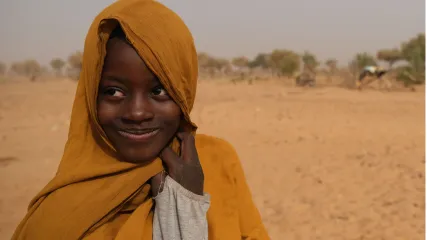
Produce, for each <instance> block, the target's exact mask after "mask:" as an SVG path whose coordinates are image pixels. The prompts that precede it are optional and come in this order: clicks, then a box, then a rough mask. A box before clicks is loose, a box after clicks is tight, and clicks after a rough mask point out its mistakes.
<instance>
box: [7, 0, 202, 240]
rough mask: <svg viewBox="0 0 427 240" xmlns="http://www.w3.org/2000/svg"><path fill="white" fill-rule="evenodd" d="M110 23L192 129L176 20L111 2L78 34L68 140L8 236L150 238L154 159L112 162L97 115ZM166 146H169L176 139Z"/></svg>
mask: <svg viewBox="0 0 427 240" xmlns="http://www.w3.org/2000/svg"><path fill="white" fill-rule="evenodd" d="M117 24H120V26H121V27H122V29H123V31H124V32H125V34H126V36H127V38H128V41H130V43H131V44H132V45H133V46H134V48H135V49H136V50H137V52H138V53H139V55H140V56H141V57H142V58H143V59H144V61H145V63H146V65H147V66H148V67H149V68H150V69H151V70H152V71H153V73H154V74H155V75H156V76H157V77H158V78H159V80H160V81H161V83H162V84H163V86H164V87H165V88H166V90H167V91H168V93H169V94H170V95H171V97H172V98H173V99H174V100H175V102H176V103H177V104H178V105H179V107H180V108H181V110H182V112H183V115H184V117H185V119H186V122H187V123H188V127H189V128H190V129H191V130H192V131H193V133H194V132H195V130H196V129H197V127H196V125H195V124H194V123H192V122H191V120H190V116H189V114H190V111H191V109H192V107H193V103H194V99H195V94H196V86H197V73H198V69H197V66H198V63H197V54H196V49H195V46H194V41H193V38H192V35H191V33H190V31H189V30H188V28H187V27H186V25H185V24H184V22H183V21H182V20H181V19H180V18H179V17H178V15H176V14H175V13H174V12H172V11H171V10H169V9H168V8H166V7H165V6H163V5H162V4H160V3H158V2H155V1H152V0H126V1H125V0H120V1H117V2H115V3H113V4H112V5H110V6H108V7H107V8H106V9H104V10H103V11H102V12H101V13H100V14H99V15H98V16H97V17H96V18H95V20H94V21H93V23H92V25H91V27H90V29H89V31H88V34H87V37H86V41H85V47H84V54H83V66H82V71H81V74H80V80H79V83H78V86H77V91H76V96H75V100H74V105H73V109H72V114H71V124H70V129H69V134H68V141H67V143H66V145H65V150H64V154H63V157H62V160H61V163H60V166H59V168H58V171H57V174H56V176H55V177H54V178H53V179H52V180H51V182H49V183H48V184H47V186H46V187H45V188H44V189H43V190H42V191H41V192H40V193H39V194H38V195H37V196H36V197H35V198H34V199H33V200H32V201H31V203H30V206H29V210H28V213H27V215H26V216H25V218H24V219H23V220H22V222H21V223H20V225H19V226H18V228H17V229H16V231H15V234H14V236H13V238H12V239H35V240H37V239H40V240H42V239H43V240H47V239H73V240H74V239H82V238H89V239H91V238H98V237H97V236H99V238H105V237H108V236H111V238H114V237H116V239H150V238H151V237H152V215H153V212H152V199H151V197H150V195H149V192H150V185H149V184H148V183H147V181H148V180H149V179H150V178H151V177H152V176H154V175H155V174H157V173H159V172H160V171H161V170H162V169H163V167H162V163H161V161H160V159H156V160H155V161H154V162H153V163H151V164H149V165H148V166H144V167H140V166H138V165H136V164H131V163H126V162H120V161H118V160H117V159H116V158H115V157H114V155H115V154H114V153H115V150H114V148H113V147H112V145H111V143H110V142H109V141H108V139H107V137H106V135H105V133H104V132H103V131H102V129H101V127H100V125H99V123H98V121H97V113H96V96H97V91H98V84H99V81H100V74H101V71H102V66H103V61H104V57H105V55H106V43H107V41H108V38H109V35H110V33H111V31H112V30H113V29H114V28H115V27H116V26H117ZM100 146H101V147H100ZM173 148H174V149H175V150H176V151H177V149H178V143H177V141H174V144H173ZM101 236H102V237H101ZM130 236H131V237H130Z"/></svg>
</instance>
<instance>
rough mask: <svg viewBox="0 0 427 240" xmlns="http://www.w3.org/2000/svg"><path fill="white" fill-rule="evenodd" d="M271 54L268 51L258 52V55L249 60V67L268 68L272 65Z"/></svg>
mask: <svg viewBox="0 0 427 240" xmlns="http://www.w3.org/2000/svg"><path fill="white" fill-rule="evenodd" d="M270 58H271V56H270V54H268V53H258V55H256V57H255V58H254V59H253V60H252V61H249V62H248V67H250V68H257V67H261V68H263V69H267V68H269V67H270Z"/></svg>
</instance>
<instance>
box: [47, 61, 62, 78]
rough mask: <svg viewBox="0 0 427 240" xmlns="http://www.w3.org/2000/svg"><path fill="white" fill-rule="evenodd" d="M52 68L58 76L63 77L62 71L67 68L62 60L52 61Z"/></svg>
mask: <svg viewBox="0 0 427 240" xmlns="http://www.w3.org/2000/svg"><path fill="white" fill-rule="evenodd" d="M50 66H51V67H52V69H53V70H54V71H55V72H56V75H57V76H61V75H62V69H63V68H64V66H65V61H64V60H62V59H60V58H54V59H52V60H51V61H50Z"/></svg>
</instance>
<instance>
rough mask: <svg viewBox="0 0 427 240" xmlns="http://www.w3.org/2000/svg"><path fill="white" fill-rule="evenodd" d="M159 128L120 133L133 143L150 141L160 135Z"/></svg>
mask: <svg viewBox="0 0 427 240" xmlns="http://www.w3.org/2000/svg"><path fill="white" fill-rule="evenodd" d="M159 130H160V129H159V128H153V129H144V130H139V131H137V130H132V131H130V130H119V131H118V133H119V134H120V135H121V136H122V137H125V138H127V139H130V140H132V141H148V140H150V139H151V138H153V137H154V136H156V135H157V134H158V133H159Z"/></svg>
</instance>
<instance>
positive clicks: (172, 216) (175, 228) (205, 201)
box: [153, 176, 210, 240]
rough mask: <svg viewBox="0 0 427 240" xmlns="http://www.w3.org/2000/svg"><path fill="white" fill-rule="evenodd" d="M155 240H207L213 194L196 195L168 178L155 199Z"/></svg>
mask: <svg viewBox="0 0 427 240" xmlns="http://www.w3.org/2000/svg"><path fill="white" fill-rule="evenodd" d="M154 201H155V208H154V219H153V240H166V239H167V240H183V239H185V240H206V239H208V221H207V217H206V213H207V211H208V209H209V206H210V195H209V194H208V193H204V194H203V196H201V195H197V194H195V193H193V192H190V191H188V190H187V189H185V188H184V187H182V186H181V185H180V184H179V183H178V182H176V181H175V180H173V179H172V178H171V177H169V176H166V179H165V183H164V187H163V190H162V192H161V193H159V194H158V195H157V196H156V197H155V198H154Z"/></svg>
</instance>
